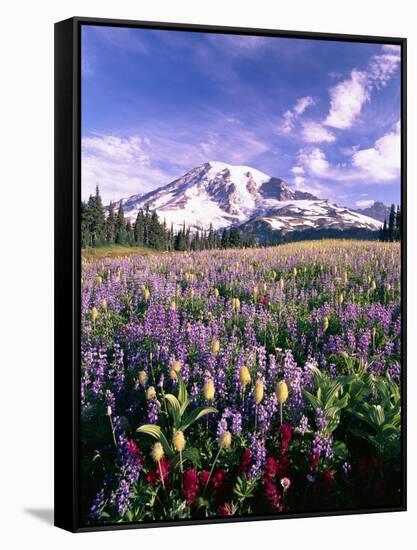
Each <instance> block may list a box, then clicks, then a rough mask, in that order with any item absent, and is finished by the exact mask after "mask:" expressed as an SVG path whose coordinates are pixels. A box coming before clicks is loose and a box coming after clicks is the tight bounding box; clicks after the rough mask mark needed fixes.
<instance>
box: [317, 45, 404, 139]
mask: <svg viewBox="0 0 417 550" xmlns="http://www.w3.org/2000/svg"><path fill="white" fill-rule="evenodd" d="M400 62H401V49H400V47H399V46H395V45H390V44H385V45H383V46H382V53H380V54H377V55H373V56H372V57H371V59H370V62H369V64H368V67H367V69H366V70H364V71H359V70H358V69H353V70H352V72H351V73H350V78H348V79H346V80H343V81H342V82H339V84H337V85H336V86H334V87H333V88H331V89H330V109H329V113H328V115H327V117H326V119H325V120H324V121H323V124H325V125H326V126H331V127H333V128H339V129H342V130H344V129H346V128H350V127H352V126H353V124H354V123H355V122H356V121H357V119H358V117H359V115H360V113H361V111H362V107H363V106H364V104H365V103H366V102H367V101H369V100H370V98H371V92H372V90H373V89H375V88H376V89H378V88H380V87H381V86H385V85H386V84H387V82H388V81H389V80H390V79H391V78H392V77H393V75H394V73H395V72H396V71H397V69H398V67H399V64H400Z"/></svg>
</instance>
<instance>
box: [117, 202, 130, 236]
mask: <svg viewBox="0 0 417 550" xmlns="http://www.w3.org/2000/svg"><path fill="white" fill-rule="evenodd" d="M126 242H127V231H126V221H125V213H124V210H123V201H120V205H119V211H118V212H117V218H116V243H117V244H126Z"/></svg>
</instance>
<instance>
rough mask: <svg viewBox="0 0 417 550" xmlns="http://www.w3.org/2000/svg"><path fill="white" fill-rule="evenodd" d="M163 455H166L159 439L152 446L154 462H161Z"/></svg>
mask: <svg viewBox="0 0 417 550" xmlns="http://www.w3.org/2000/svg"><path fill="white" fill-rule="evenodd" d="M163 456H164V448H163V447H162V445H161V443H159V441H157V442H156V443H155V444H154V445H153V446H152V450H151V457H152V459H153V460H154V462H156V463H157V464H159V463H160V462H161V460H162V458H163Z"/></svg>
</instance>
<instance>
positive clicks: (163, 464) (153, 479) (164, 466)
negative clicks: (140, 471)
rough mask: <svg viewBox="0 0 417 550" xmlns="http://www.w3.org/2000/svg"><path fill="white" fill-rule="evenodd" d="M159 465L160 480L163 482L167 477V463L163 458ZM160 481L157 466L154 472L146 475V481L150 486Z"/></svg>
mask: <svg viewBox="0 0 417 550" xmlns="http://www.w3.org/2000/svg"><path fill="white" fill-rule="evenodd" d="M160 465H161V470H162V478H163V480H164V481H165V479H166V478H167V477H168V474H169V470H170V465H169V461H168V459H167V458H166V457H165V456H164V457H163V458H162V460H161V462H160ZM160 480H161V472H160V470H159V466H157V467H156V468H155V470H150V471H149V472H148V473H147V474H146V481H147V482H148V483H149V484H150V485H152V486H153V485H155V483H156V482H157V481H160Z"/></svg>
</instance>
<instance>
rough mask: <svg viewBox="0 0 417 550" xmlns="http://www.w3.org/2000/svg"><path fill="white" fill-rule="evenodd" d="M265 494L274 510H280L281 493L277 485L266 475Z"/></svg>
mask: <svg viewBox="0 0 417 550" xmlns="http://www.w3.org/2000/svg"><path fill="white" fill-rule="evenodd" d="M264 490H265V496H266V498H267V500H268V502H269V503H270V505H271V506H272V508H273V510H278V509H279V505H280V502H281V494H280V493H279V492H278V489H277V487H276V485H275V484H274V483H273V482H272V481H271V480H270V479H268V478H267V477H265V476H264Z"/></svg>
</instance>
